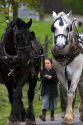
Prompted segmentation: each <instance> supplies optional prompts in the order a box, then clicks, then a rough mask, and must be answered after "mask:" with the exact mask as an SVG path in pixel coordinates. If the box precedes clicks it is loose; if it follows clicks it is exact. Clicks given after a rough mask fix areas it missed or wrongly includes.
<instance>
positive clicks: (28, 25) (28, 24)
mask: <svg viewBox="0 0 83 125" xmlns="http://www.w3.org/2000/svg"><path fill="white" fill-rule="evenodd" d="M31 25H32V19H31V18H30V21H29V22H28V23H27V28H28V29H29V28H30V27H31Z"/></svg>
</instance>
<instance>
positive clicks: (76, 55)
mask: <svg viewBox="0 0 83 125" xmlns="http://www.w3.org/2000/svg"><path fill="white" fill-rule="evenodd" d="M53 18H54V23H53V25H52V28H51V30H52V32H53V33H54V34H53V37H54V39H53V49H52V54H53V65H54V68H55V70H56V73H57V77H58V79H59V81H60V83H61V84H63V86H64V87H65V89H66V91H67V95H68V96H67V109H66V114H65V117H64V121H65V123H67V124H72V123H73V121H74V116H73V109H72V103H73V99H74V95H75V90H76V88H77V87H78V89H79V94H80V107H79V112H80V120H81V121H83V94H82V93H83V80H82V79H81V76H82V71H83V54H82V48H81V47H80V45H79V42H78V41H75V39H74V29H73V28H74V26H73V25H74V20H71V12H69V13H68V14H65V13H64V12H60V13H58V14H56V13H55V12H54V11H53ZM68 80H70V81H71V85H70V88H69V89H68Z"/></svg>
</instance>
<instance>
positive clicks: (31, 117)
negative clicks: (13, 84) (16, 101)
mask: <svg viewBox="0 0 83 125" xmlns="http://www.w3.org/2000/svg"><path fill="white" fill-rule="evenodd" d="M36 84H37V77H36V76H35V75H34V76H33V77H32V78H30V79H29V90H28V93H27V94H28V102H29V107H28V110H27V119H28V120H30V121H33V123H31V124H35V114H34V109H33V100H34V95H35V87H36ZM27 123H28V122H26V125H28V124H29V123H28V124H27Z"/></svg>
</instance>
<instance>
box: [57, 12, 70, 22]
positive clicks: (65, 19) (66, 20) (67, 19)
mask: <svg viewBox="0 0 83 125" xmlns="http://www.w3.org/2000/svg"><path fill="white" fill-rule="evenodd" d="M58 17H61V18H62V19H63V20H64V21H65V22H66V23H68V24H71V19H70V18H68V16H67V15H66V14H65V13H64V12H60V13H58Z"/></svg>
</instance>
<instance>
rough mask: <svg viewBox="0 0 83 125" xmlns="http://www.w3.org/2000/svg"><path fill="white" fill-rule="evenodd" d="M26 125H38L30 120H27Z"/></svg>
mask: <svg viewBox="0 0 83 125" xmlns="http://www.w3.org/2000/svg"><path fill="white" fill-rule="evenodd" d="M25 125H36V121H31V120H30V119H27V120H26V122H25Z"/></svg>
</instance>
